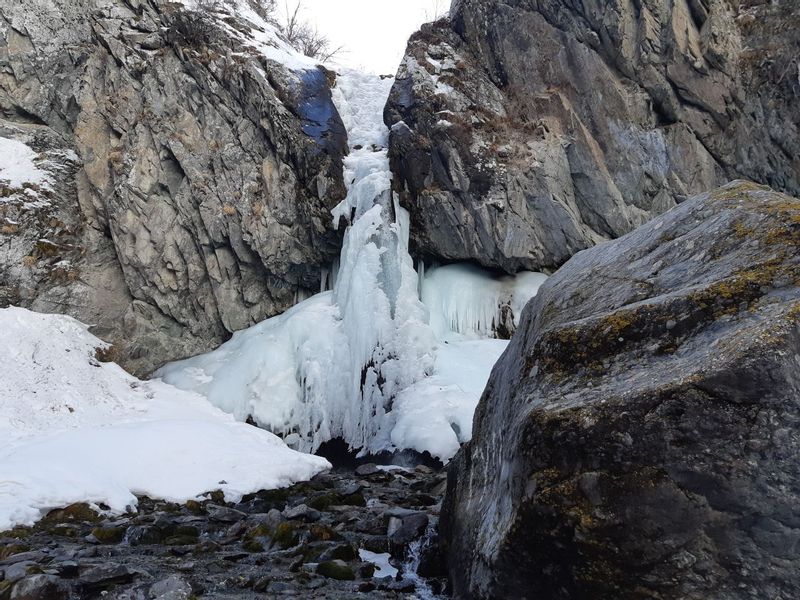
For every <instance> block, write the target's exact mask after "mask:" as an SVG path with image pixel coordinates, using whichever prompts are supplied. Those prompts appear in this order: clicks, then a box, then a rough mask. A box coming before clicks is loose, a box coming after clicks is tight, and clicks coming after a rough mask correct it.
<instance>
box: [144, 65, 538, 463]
mask: <svg viewBox="0 0 800 600" xmlns="http://www.w3.org/2000/svg"><path fill="white" fill-rule="evenodd" d="M392 83H393V80H392V79H389V78H387V79H381V78H380V77H377V76H374V75H368V74H363V73H359V72H355V71H347V72H344V73H342V74H341V75H339V77H338V79H337V85H336V88H335V89H334V91H333V92H334V102H335V103H336V106H337V109H338V110H339V113H340V114H341V116H342V120H343V122H344V124H345V126H346V128H347V131H348V137H349V143H350V146H351V152H350V154H349V156H347V157H346V159H345V161H344V170H345V181H346V182H347V184H348V194H347V198H346V199H345V200H344V201H343V202H342V203H341V204H340V205H339V206H337V207H336V208H335V209H334V211H333V218H334V221H335V223H339V222H340V221H341V220H342V219H345V220H346V221H347V222H348V228H347V231H346V233H345V238H344V244H343V248H342V252H341V257H340V260H339V266H338V270H337V274H336V277H335V282H334V283H333V289H332V290H331V291H328V292H323V293H320V294H318V295H317V296H314V297H312V298H310V299H308V300H305V301H303V302H301V303H300V304H298V305H297V306H295V307H294V308H292V309H291V310H289V311H287V312H286V313H284V314H283V315H280V316H277V317H274V318H272V319H268V320H266V321H264V322H263V323H260V324H258V325H256V326H254V327H251V328H250V329H247V330H245V331H241V332H238V333H236V334H234V336H233V338H232V339H231V340H230V341H229V342H227V343H226V344H224V345H223V346H221V347H220V348H219V349H217V350H215V351H213V352H210V353H208V354H205V355H201V356H198V357H195V358H191V359H188V360H185V361H181V362H178V363H174V364H171V365H168V366H167V367H165V368H164V369H162V370H161V371H160V372H159V376H161V377H163V379H164V380H165V381H166V382H168V383H171V384H173V385H175V386H177V387H180V388H184V389H190V390H194V391H197V392H200V393H202V394H204V395H205V396H206V397H207V398H208V399H209V400H210V401H211V402H212V403H213V404H215V405H217V406H218V407H220V408H222V409H223V410H225V411H228V412H230V413H232V414H233V415H234V416H235V417H236V418H237V419H240V420H245V419H247V418H248V417H252V418H253V419H254V420H255V421H256V423H258V424H259V425H260V426H262V427H265V428H267V429H269V430H270V431H273V432H275V433H278V434H281V435H284V436H286V440H287V443H289V444H290V445H293V446H294V447H296V448H298V449H301V450H306V451H313V450H315V449H316V448H317V447H319V445H320V444H322V443H323V442H325V441H328V440H330V439H333V438H339V437H341V438H343V439H344V440H345V441H346V442H347V443H348V444H349V445H350V446H351V447H352V448H360V449H361V450H362V452H365V453H367V452H378V451H381V450H391V449H395V448H414V449H416V450H419V451H424V450H427V451H429V452H431V454H433V455H434V456H438V457H439V458H442V459H443V460H447V459H449V458H450V457H451V456H452V455H453V454H454V453H455V452H456V450H457V449H458V446H459V444H460V443H461V442H464V441H467V440H468V439H469V438H470V435H471V424H472V413H473V411H474V409H475V406H476V405H477V402H478V399H479V398H480V394H481V392H482V390H483V387H484V386H485V384H486V380H487V379H488V376H489V372H490V370H491V367H492V365H493V364H494V362H495V361H496V360H497V358H498V357H499V355H500V354H501V353H502V351H503V349H504V348H505V346H506V342H503V341H500V340H495V339H489V338H490V337H491V335H492V326H493V324H495V323H499V319H500V318H501V315H500V312H499V311H500V306H501V305H502V304H507V305H509V306H510V307H512V309H513V310H514V312H515V314H517V315H518V311H519V308H520V307H521V306H523V305H524V304H525V302H527V301H528V300H529V299H530V298H531V297H532V296H533V295H535V293H536V290H537V289H538V285H540V284H541V282H542V281H543V280H544V278H545V277H544V276H543V275H540V274H530V273H528V274H523V275H521V276H518V277H516V278H511V277H506V278H496V277H493V276H491V275H490V274H488V273H486V272H484V271H482V270H480V269H477V268H475V267H470V266H463V265H449V266H446V267H441V268H439V269H430V270H429V271H428V272H427V274H425V276H424V278H423V281H422V282H420V281H419V278H418V275H417V272H416V271H415V270H414V267H413V262H412V260H411V256H410V255H409V252H408V237H409V225H408V223H409V218H408V214H407V212H406V211H405V210H404V209H403V208H401V207H400V206H399V205H398V203H397V202H396V200H395V199H394V198H393V195H392V191H391V171H390V169H389V158H388V151H387V146H388V136H389V132H388V130H387V128H386V126H385V125H384V123H383V107H384V105H385V104H386V100H387V98H388V95H389V91H390V89H391V86H392ZM325 279H327V277H326V276H323V280H325ZM420 292H421V296H420ZM423 301H424V302H423Z"/></svg>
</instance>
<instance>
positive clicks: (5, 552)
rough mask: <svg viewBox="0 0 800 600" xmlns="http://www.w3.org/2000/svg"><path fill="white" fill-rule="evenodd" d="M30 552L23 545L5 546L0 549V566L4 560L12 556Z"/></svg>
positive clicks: (12, 544) (28, 547)
mask: <svg viewBox="0 0 800 600" xmlns="http://www.w3.org/2000/svg"><path fill="white" fill-rule="evenodd" d="M29 550H30V546H28V545H27V544H23V543H11V544H6V545H4V546H1V547H0V564H2V562H3V561H5V559H7V558H10V557H11V556H14V555H19V554H23V553H25V552H28V551H29Z"/></svg>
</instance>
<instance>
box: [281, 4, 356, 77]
mask: <svg viewBox="0 0 800 600" xmlns="http://www.w3.org/2000/svg"><path fill="white" fill-rule="evenodd" d="M302 9H303V2H302V0H298V1H297V3H296V4H295V6H294V9H291V8H290V7H289V3H288V0H287V2H286V22H285V23H284V24H283V26H282V27H281V29H282V30H283V34H284V35H285V36H286V39H287V41H288V42H289V44H291V45H292V47H294V49H295V50H297V51H298V52H302V53H303V54H305V55H306V56H308V57H310V58H313V59H315V60H319V61H321V62H326V61H329V60H331V59H332V58H334V57H335V56H337V55H338V54H340V53H341V52H342V47H341V46H339V47H334V46H333V44H332V42H331V41H330V39H329V38H328V36H326V35H325V34H324V33H321V32H320V31H319V30H318V29H317V28H316V27H315V26H313V25H311V24H310V23H308V22H307V21H304V20H303V19H302V17H301V14H300V13H301V11H302Z"/></svg>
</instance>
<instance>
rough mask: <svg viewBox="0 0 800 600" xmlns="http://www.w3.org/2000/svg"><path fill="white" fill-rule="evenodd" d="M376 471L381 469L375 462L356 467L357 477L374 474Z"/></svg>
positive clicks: (378, 471) (379, 471)
mask: <svg viewBox="0 0 800 600" xmlns="http://www.w3.org/2000/svg"><path fill="white" fill-rule="evenodd" d="M377 473H382V471H381V470H380V469H379V468H378V465H376V464H375V463H367V464H364V465H359V466H357V467H356V475H358V476H359V477H369V476H370V475H375V474H377Z"/></svg>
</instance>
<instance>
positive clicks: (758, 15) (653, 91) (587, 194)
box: [385, 0, 800, 273]
mask: <svg viewBox="0 0 800 600" xmlns="http://www.w3.org/2000/svg"><path fill="white" fill-rule="evenodd" d="M798 27H800V5H798V4H797V3H796V2H793V1H790V0H777V1H775V2H761V1H751V0H745V1H741V2H738V1H736V2H734V1H730V0H692V1H676V2H660V1H657V0H643V1H641V2H623V1H621V0H614V1H611V2H607V1H605V0H603V1H599V0H591V1H588V2H564V1H531V0H456V1H455V2H453V6H452V9H451V12H450V18H449V20H448V19H443V20H440V21H439V22H437V23H434V24H429V25H426V26H424V27H423V28H422V30H421V31H420V32H419V33H417V34H416V35H415V36H413V37H412V39H411V41H410V43H409V46H408V50H407V53H406V57H405V59H404V62H403V63H402V65H401V66H400V69H399V71H398V76H397V80H396V84H395V87H394V90H393V92H392V96H391V98H390V101H389V104H388V106H387V108H386V114H385V118H386V122H387V124H388V125H390V126H391V127H392V139H391V157H392V169H393V171H394V173H395V186H396V188H397V190H398V191H400V192H401V203H402V205H403V206H404V207H406V208H407V209H408V210H409V211H410V214H411V231H412V235H411V250H412V254H413V255H415V256H417V257H422V258H424V259H426V260H428V261H436V260H439V261H454V260H472V261H475V262H477V263H480V264H482V265H484V266H487V267H493V268H497V269H501V270H504V271H507V272H512V273H513V272H516V271H517V270H520V269H528V270H541V269H543V268H544V269H548V268H549V269H553V268H557V267H558V266H560V265H561V264H562V263H564V262H565V261H566V260H567V259H568V258H569V257H570V256H572V255H573V254H575V253H576V252H578V251H580V250H583V249H584V248H587V247H590V246H593V245H594V244H596V243H598V242H600V241H603V240H607V239H612V238H616V237H619V236H620V235H622V234H625V233H627V232H629V231H631V230H632V229H634V228H635V227H637V226H639V225H641V224H642V223H644V222H646V221H648V220H649V219H650V218H652V217H653V216H656V215H658V214H660V213H663V212H664V211H666V210H668V209H670V208H672V207H674V206H675V205H676V204H677V203H680V202H681V201H682V200H684V199H685V198H686V197H687V196H690V195H693V194H697V193H701V192H704V191H707V190H709V189H712V188H714V187H716V186H718V185H722V184H723V183H725V182H727V181H729V180H731V179H735V178H737V177H741V178H746V179H751V180H755V181H758V182H761V183H765V184H768V185H771V186H772V187H774V188H775V189H779V190H783V191H787V192H788V193H792V194H798V193H800V165H799V164H798V162H797V160H796V157H797V156H799V155H800V110H798V103H797V98H798V95H799V94H800V80H799V79H798V67H797V61H796V57H797V54H798V51H800V48H799V47H798V46H799V45H800V40H798V36H797V34H796V32H797V30H798Z"/></svg>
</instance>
